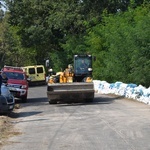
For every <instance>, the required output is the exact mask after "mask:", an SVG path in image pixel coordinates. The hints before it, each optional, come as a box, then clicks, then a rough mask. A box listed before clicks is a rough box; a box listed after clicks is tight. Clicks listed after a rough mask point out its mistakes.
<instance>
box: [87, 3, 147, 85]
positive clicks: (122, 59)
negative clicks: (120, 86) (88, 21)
mask: <svg viewBox="0 0 150 150" xmlns="http://www.w3.org/2000/svg"><path fill="white" fill-rule="evenodd" d="M149 29H150V12H149V5H143V6H141V7H137V8H136V9H132V8H129V11H127V12H125V13H118V14H116V15H111V14H110V15H104V17H103V23H102V24H99V25H97V26H96V27H94V28H93V30H91V31H90V32H89V34H88V36H87V37H86V40H87V41H86V43H88V44H89V45H90V48H94V51H95V52H96V53H97V57H98V59H97V62H96V63H95V65H96V66H97V67H96V69H95V70H96V71H95V72H94V77H95V78H99V79H101V80H106V81H109V82H114V81H118V80H120V81H123V82H134V83H137V84H143V85H145V86H149V85H150V81H149V78H150V74H149V72H150V63H149V60H150V50H149V49H150V30H149ZM94 51H93V52H94ZM98 64H99V67H98Z"/></svg>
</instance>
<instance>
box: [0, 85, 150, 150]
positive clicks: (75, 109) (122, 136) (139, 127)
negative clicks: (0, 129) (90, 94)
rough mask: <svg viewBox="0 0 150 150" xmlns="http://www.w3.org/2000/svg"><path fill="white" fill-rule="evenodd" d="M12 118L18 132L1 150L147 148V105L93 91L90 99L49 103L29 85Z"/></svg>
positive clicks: (149, 126) (40, 90) (41, 88)
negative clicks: (76, 101) (24, 99)
mask: <svg viewBox="0 0 150 150" xmlns="http://www.w3.org/2000/svg"><path fill="white" fill-rule="evenodd" d="M16 113H18V117H17V118H15V119H14V120H13V124H14V126H15V129H17V131H19V132H20V134H18V135H17V136H13V137H11V138H9V139H8V142H9V144H8V145H5V146H3V147H2V150H150V142H149V141H150V106H148V105H145V104H143V103H139V102H136V101H133V100H126V99H122V98H121V97H117V96H108V95H99V94H95V99H94V102H93V103H84V102H83V103H74V104H56V105H49V103H48V100H47V96H46V86H39V87H31V88H30V89H29V102H28V103H26V104H21V108H20V109H18V111H17V112H16Z"/></svg>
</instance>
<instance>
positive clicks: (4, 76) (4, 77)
mask: <svg viewBox="0 0 150 150" xmlns="http://www.w3.org/2000/svg"><path fill="white" fill-rule="evenodd" d="M1 77H2V83H4V84H5V85H7V81H8V78H7V76H6V74H5V73H4V72H3V73H2V75H1Z"/></svg>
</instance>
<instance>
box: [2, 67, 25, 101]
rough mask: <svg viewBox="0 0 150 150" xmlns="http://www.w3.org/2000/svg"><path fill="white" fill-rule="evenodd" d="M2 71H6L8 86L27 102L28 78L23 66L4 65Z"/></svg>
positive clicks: (16, 96) (14, 93) (17, 96)
mask: <svg viewBox="0 0 150 150" xmlns="http://www.w3.org/2000/svg"><path fill="white" fill-rule="evenodd" d="M2 73H5V74H6V76H7V78H8V82H7V87H8V88H9V90H10V92H11V93H12V94H13V95H14V97H15V98H18V99H21V100H22V102H27V96H28V78H27V75H26V74H25V72H24V71H23V69H22V68H21V67H13V66H4V67H3V69H2Z"/></svg>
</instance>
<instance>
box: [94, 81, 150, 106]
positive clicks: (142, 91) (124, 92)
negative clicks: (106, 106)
mask: <svg viewBox="0 0 150 150" xmlns="http://www.w3.org/2000/svg"><path fill="white" fill-rule="evenodd" d="M93 82H94V88H95V91H96V92H97V93H101V94H115V95H120V96H124V97H127V98H131V99H135V100H138V101H141V102H144V103H146V104H150V87H149V88H148V89H146V88H145V87H143V86H142V85H139V86H137V85H136V84H133V83H129V84H126V83H122V82H120V81H118V82H115V83H108V82H106V81H100V80H94V81H93Z"/></svg>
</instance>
